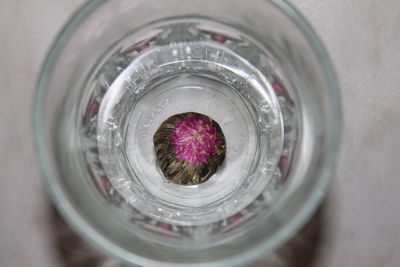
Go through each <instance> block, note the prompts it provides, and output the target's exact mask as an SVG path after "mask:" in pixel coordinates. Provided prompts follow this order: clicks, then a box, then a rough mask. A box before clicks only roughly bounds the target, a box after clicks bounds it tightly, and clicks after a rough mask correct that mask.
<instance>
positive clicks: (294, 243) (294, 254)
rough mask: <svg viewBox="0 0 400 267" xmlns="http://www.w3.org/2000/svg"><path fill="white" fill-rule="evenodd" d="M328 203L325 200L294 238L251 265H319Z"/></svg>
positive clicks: (291, 266) (312, 266)
mask: <svg viewBox="0 0 400 267" xmlns="http://www.w3.org/2000/svg"><path fill="white" fill-rule="evenodd" d="M327 204H328V203H327V201H325V202H324V203H323V204H322V205H321V206H320V208H319V209H318V210H317V212H316V213H315V214H314V215H313V217H312V218H311V219H310V220H309V221H308V223H307V224H306V225H305V226H304V227H303V228H302V229H301V230H300V231H299V232H298V233H297V234H296V235H295V236H294V237H293V238H291V239H290V240H289V241H287V242H286V243H285V244H283V245H282V246H281V247H280V248H278V249H276V250H275V251H274V252H273V253H270V254H269V255H267V256H265V257H263V258H262V259H260V260H258V261H256V262H255V263H253V264H251V265H250V267H264V266H265V267H317V263H316V262H315V260H316V257H317V256H318V254H319V253H320V250H321V247H322V246H323V244H324V242H325V233H326V231H325V230H326V225H324V223H323V222H324V212H325V209H326V207H327Z"/></svg>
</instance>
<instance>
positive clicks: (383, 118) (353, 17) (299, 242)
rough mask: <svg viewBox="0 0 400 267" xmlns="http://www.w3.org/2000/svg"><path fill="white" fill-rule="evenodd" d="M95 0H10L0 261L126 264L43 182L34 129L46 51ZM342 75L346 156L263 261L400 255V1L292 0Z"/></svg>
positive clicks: (399, 260) (2, 89) (3, 25)
mask: <svg viewBox="0 0 400 267" xmlns="http://www.w3.org/2000/svg"><path fill="white" fill-rule="evenodd" d="M83 2H84V1H83V0H25V1H20V0H0V36H1V39H0V152H1V153H0V178H1V185H0V266H5V267H14V266H40V267H70V266H73V267H75V266H78V267H79V266H82V267H83V266H85V267H86V266H88V267H91V266H95V267H97V266H103V267H106V266H110V267H111V266H122V265H121V264H120V263H118V261H116V260H113V259H110V258H108V257H106V256H102V255H101V254H99V253H98V252H97V251H96V250H94V249H92V248H91V247H90V246H88V245H87V244H86V243H85V242H84V241H82V240H81V239H80V238H79V237H78V236H76V235H75V234H74V233H73V232H72V231H71V230H70V229H69V228H68V227H67V226H66V225H65V224H64V221H63V220H62V219H61V218H60V217H59V216H58V215H57V213H56V212H55V210H54V208H53V207H52V205H51V201H50V199H49V197H48V195H47V193H46V191H45V189H44V187H43V185H42V182H41V179H40V173H39V171H38V167H37V164H36V161H35V153H34V151H33V145H32V140H31V128H30V118H31V100H32V96H33V93H34V85H35V80H36V77H37V74H38V71H39V69H40V65H41V62H42V60H43V58H44V56H45V54H46V51H47V49H48V48H49V46H50V44H51V42H52V41H53V39H54V37H55V34H56V33H57V32H58V31H59V30H60V28H61V27H62V25H63V24H64V23H65V22H66V20H67V19H68V17H70V15H71V14H72V13H73V11H74V10H76V9H77V8H78V7H79V6H80V5H81V4H83ZM290 2H292V3H293V4H294V5H295V6H297V7H298V9H299V10H300V11H301V12H302V13H303V14H304V15H305V17H306V18H307V19H308V20H309V21H310V23H311V24H312V25H313V27H314V28H315V30H316V31H317V33H318V34H319V36H320V37H321V39H322V40H323V41H324V43H325V46H326V48H327V50H328V52H329V54H330V55H331V57H332V59H333V61H334V64H335V66H336V69H337V73H338V76H339V80H340V83H341V86H342V88H341V94H342V101H343V112H344V131H343V139H342V146H341V153H340V159H339V162H338V164H337V172H336V175H335V176H334V179H333V183H332V186H331V188H330V191H329V193H328V196H327V198H326V201H325V202H324V204H323V206H322V208H321V209H320V210H319V212H318V213H317V215H316V216H314V218H313V219H312V220H311V222H310V223H309V224H308V226H307V227H306V228H305V229H303V230H302V231H301V232H300V234H298V235H297V236H296V237H295V238H293V239H292V240H291V241H290V242H288V243H287V244H286V245H284V246H283V247H282V248H280V249H279V250H277V251H276V252H275V253H273V254H272V255H269V256H266V257H265V258H264V259H263V260H260V261H259V262H257V263H255V264H254V265H253V266H271V267H275V266H276V267H283V266H287V267H316V266H317V267H319V266H322V267H341V266H344V267H346V266H351V267H354V266H356V267H357V266H362V267H364V266H365V267H376V266H385V267H398V266H400V250H399V248H400V134H399V133H400V1H398V0H320V1H317V0H292V1H290Z"/></svg>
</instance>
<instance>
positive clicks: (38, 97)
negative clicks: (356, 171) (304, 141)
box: [32, 0, 342, 266]
mask: <svg viewBox="0 0 400 267" xmlns="http://www.w3.org/2000/svg"><path fill="white" fill-rule="evenodd" d="M107 1H108V0H95V1H89V2H87V3H86V4H84V5H83V6H81V7H80V8H78V10H77V11H75V13H73V15H72V16H71V17H70V18H69V20H68V22H67V23H66V24H65V25H64V27H63V28H62V30H61V31H60V32H59V33H58V35H57V37H56V38H55V40H54V41H53V43H52V46H51V48H50V49H49V52H48V53H47V55H46V57H45V60H44V63H43V65H42V67H41V71H40V74H39V76H38V77H39V78H38V80H37V84H36V92H35V98H34V103H33V108H32V111H33V112H32V123H33V125H32V128H33V137H34V146H35V150H36V153H37V155H38V163H39V166H40V167H39V168H40V169H41V173H42V174H43V175H42V180H43V181H44V183H45V184H46V187H47V189H48V190H47V191H48V192H49V193H50V195H51V197H52V200H53V202H54V203H55V205H56V207H57V208H58V210H59V211H60V212H61V214H62V215H63V217H64V218H65V219H66V221H68V223H69V224H70V225H71V226H72V227H73V229H74V230H76V231H77V232H79V234H80V235H81V236H83V237H84V238H85V239H87V240H89V241H91V243H92V244H94V245H95V246H96V247H98V248H101V249H102V250H103V251H105V252H106V253H108V254H109V255H111V256H116V257H118V258H119V259H121V260H123V261H125V262H127V263H135V264H141V265H145V266H146V265H151V264H161V263H162V264H164V265H165V266H169V265H171V266H188V265H191V266H200V265H203V264H204V263H190V264H187V263H173V264H168V263H165V262H159V261H157V260H153V259H148V258H146V257H142V256H139V255H136V254H133V253H131V252H129V251H127V250H125V249H123V248H121V247H120V246H118V245H116V244H115V243H114V242H113V241H111V240H109V239H107V238H106V237H105V236H103V235H102V233H100V232H98V231H96V230H95V229H94V228H92V227H91V225H90V223H89V222H88V221H87V220H85V219H84V216H82V214H80V213H79V211H78V210H77V209H76V208H75V207H74V206H73V205H72V204H71V202H70V201H69V199H68V197H67V195H66V194H65V193H64V190H63V189H62V186H61V185H60V183H58V182H57V181H56V179H54V177H56V176H57V175H56V173H55V170H54V169H53V168H52V166H51V164H50V158H49V155H48V154H47V152H46V149H44V148H45V147H46V141H45V138H44V136H45V133H44V128H45V127H44V124H45V123H44V120H43V115H42V114H44V103H45V95H46V88H47V84H48V82H49V78H50V77H51V73H52V67H53V66H55V64H56V62H57V59H58V57H59V55H60V53H61V51H62V49H63V47H64V45H65V44H66V42H67V40H68V39H69V37H70V36H72V35H73V33H74V31H75V30H76V29H77V28H78V27H79V25H80V24H81V22H82V21H84V20H85V19H86V18H87V17H89V16H90V15H91V14H92V12H93V11H94V10H95V9H97V8H98V7H99V6H101V5H102V4H103V3H105V2H107ZM263 1H265V2H271V3H272V4H273V5H275V6H276V7H277V8H278V9H279V10H281V11H282V13H283V14H285V15H286V16H287V17H288V18H290V19H291V20H292V22H293V23H294V25H295V26H296V27H297V28H298V29H299V30H300V31H301V33H302V34H303V35H304V37H305V38H306V40H307V42H308V43H309V44H310V46H311V47H312V49H313V52H314V53H315V54H316V56H317V58H318V60H319V61H320V63H321V65H322V66H323V73H324V74H325V76H326V80H327V84H328V85H329V90H328V91H327V93H328V94H329V97H330V102H331V104H332V109H331V110H330V113H329V114H330V116H331V117H332V123H333V127H332V128H333V134H332V138H331V139H329V144H328V148H329V149H328V153H327V154H326V157H325V160H324V161H323V166H321V167H320V168H319V169H320V170H321V172H320V173H321V174H320V177H319V179H318V180H317V184H316V185H315V189H314V190H313V191H312V193H311V194H310V195H309V196H308V199H307V200H306V201H305V202H304V205H302V206H301V208H300V209H299V211H298V212H297V213H296V214H295V215H294V216H293V219H292V220H290V221H288V222H286V223H285V224H284V225H283V226H282V227H280V228H279V229H278V231H277V232H276V233H275V234H274V235H273V236H272V237H271V238H269V239H266V240H264V241H262V243H260V244H259V245H257V246H256V247H253V248H250V249H248V250H246V251H244V252H243V253H241V254H239V255H236V256H233V257H230V258H222V259H218V260H216V261H213V262H210V263H207V264H208V265H209V266H221V265H224V266H226V265H228V266H229V265H234V264H239V263H246V262H249V261H251V260H253V259H254V258H258V257H259V256H260V255H262V254H263V253H266V252H268V251H271V250H273V249H275V248H276V247H278V246H279V245H281V244H282V243H283V242H285V241H286V240H288V239H289V238H290V237H291V236H292V235H293V234H294V233H295V232H296V231H297V230H298V229H299V228H300V227H301V226H303V225H304V224H305V223H306V222H307V220H308V219H310V217H311V216H312V215H313V213H314V211H315V210H316V209H317V207H318V206H319V204H320V203H321V201H322V199H323V197H324V195H325V192H326V190H327V187H328V185H329V181H330V178H331V174H332V172H333V170H334V167H335V162H336V158H337V156H338V153H339V145H340V134H341V130H342V129H341V128H342V127H341V120H342V112H341V105H340V92H339V84H338V81H337V77H336V73H335V71H334V68H333V65H332V63H331V60H330V58H329V56H328V54H327V52H326V50H325V48H324V46H323V44H322V42H321V41H320V39H319V38H318V36H317V34H316V33H315V31H314V30H313V28H312V27H311V26H310V24H309V23H308V22H307V21H306V19H305V18H304V17H303V16H302V15H301V14H300V13H299V12H298V11H297V9H296V8H294V7H293V6H292V5H291V4H289V3H287V2H285V1H284V0H263Z"/></svg>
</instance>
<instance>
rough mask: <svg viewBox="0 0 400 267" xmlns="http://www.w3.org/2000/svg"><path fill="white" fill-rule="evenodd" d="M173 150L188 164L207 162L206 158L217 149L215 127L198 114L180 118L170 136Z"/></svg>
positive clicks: (196, 164) (218, 141)
mask: <svg viewBox="0 0 400 267" xmlns="http://www.w3.org/2000/svg"><path fill="white" fill-rule="evenodd" d="M171 143H172V145H173V150H174V152H175V153H176V154H177V155H178V158H179V160H187V161H188V163H189V164H190V165H195V166H198V165H199V164H200V163H205V164H208V161H207V158H208V156H210V155H211V154H213V153H215V152H216V151H217V144H219V143H220V140H217V129H216V128H215V127H213V126H212V122H211V121H210V120H207V119H205V118H202V117H200V116H193V117H189V118H185V119H182V120H181V121H179V122H178V123H177V124H176V125H175V129H174V131H173V133H172V136H171Z"/></svg>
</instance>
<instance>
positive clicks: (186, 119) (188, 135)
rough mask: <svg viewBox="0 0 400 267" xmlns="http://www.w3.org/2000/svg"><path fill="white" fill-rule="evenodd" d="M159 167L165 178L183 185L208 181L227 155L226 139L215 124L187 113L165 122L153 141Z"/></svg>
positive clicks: (201, 115) (198, 114)
mask: <svg viewBox="0 0 400 267" xmlns="http://www.w3.org/2000/svg"><path fill="white" fill-rule="evenodd" d="M153 141H154V149H155V152H156V157H157V164H158V165H159V167H160V169H161V171H162V172H163V174H164V176H165V178H167V180H169V181H170V182H173V183H176V184H182V185H196V184H200V183H203V182H205V181H207V180H208V179H209V178H210V177H211V175H213V174H214V173H215V172H216V171H217V169H218V167H219V166H220V165H221V164H222V162H223V161H224V159H225V154H226V143H225V136H224V134H223V133H222V130H221V127H220V126H219V125H218V123H216V122H215V121H214V120H212V119H211V118H209V117H208V116H205V115H203V114H200V113H194V112H187V113H181V114H177V115H174V116H172V117H170V118H168V119H167V120H165V121H164V122H163V123H162V124H161V125H160V127H159V128H158V130H157V131H156V133H155V134H154V137H153Z"/></svg>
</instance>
